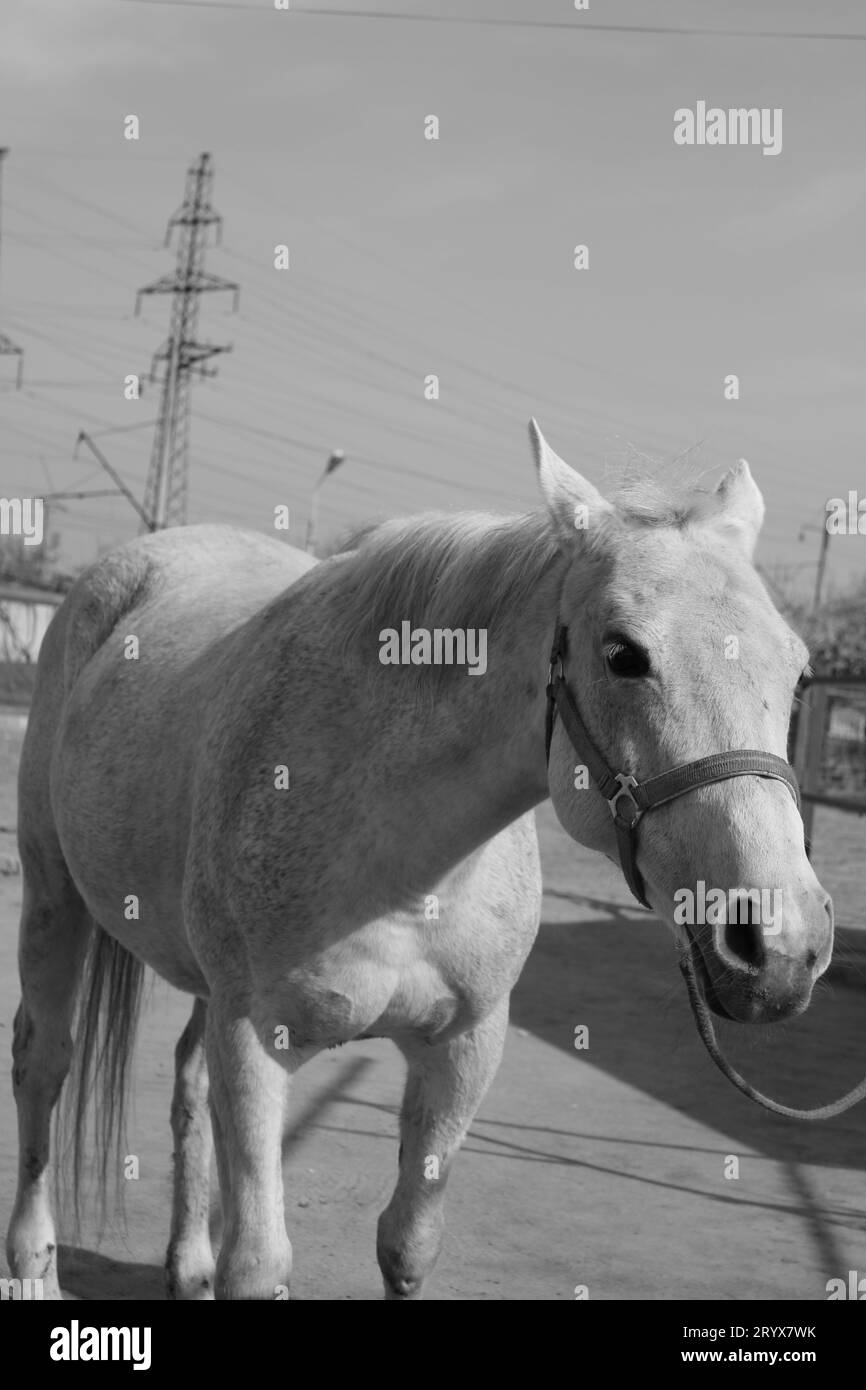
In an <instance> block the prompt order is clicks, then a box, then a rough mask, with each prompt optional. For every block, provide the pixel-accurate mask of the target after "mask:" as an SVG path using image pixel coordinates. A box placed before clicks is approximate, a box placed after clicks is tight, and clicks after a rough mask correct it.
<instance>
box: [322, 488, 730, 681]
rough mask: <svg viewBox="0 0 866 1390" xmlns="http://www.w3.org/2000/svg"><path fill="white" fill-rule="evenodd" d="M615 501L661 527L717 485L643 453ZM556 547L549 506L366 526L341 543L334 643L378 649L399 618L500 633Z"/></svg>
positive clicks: (681, 518) (686, 517) (706, 504)
mask: <svg viewBox="0 0 866 1390" xmlns="http://www.w3.org/2000/svg"><path fill="white" fill-rule="evenodd" d="M611 501H612V502H613V504H614V505H615V506H616V507H617V509H618V511H619V514H620V517H621V518H622V520H623V521H625V522H626V523H627V524H631V525H636V526H657V527H663V526H673V527H683V526H685V525H687V524H688V523H689V522H690V521H693V520H696V519H697V518H698V516H700V515H703V514H705V513H706V512H708V511H709V510H712V508H713V506H714V505H715V502H714V499H713V494H712V493H711V492H704V491H702V490H701V489H700V488H699V487H698V486H696V479H695V474H694V471H693V467H692V466H691V465H688V466H686V467H684V468H679V469H677V468H674V469H671V468H670V466H669V465H668V466H667V468H666V470H665V473H664V474H663V475H662V476H658V475H654V474H653V472H652V471H651V470H649V469H648V468H647V467H646V465H645V463H644V464H643V465H642V466H641V467H639V468H637V467H630V468H625V469H623V470H622V472H621V473H620V476H619V478H618V479H617V486H616V492H615V495H613V496H612V497H611ZM347 552H348V553H347ZM560 555H561V550H560V545H559V542H558V541H557V538H556V535H555V534H554V531H553V527H552V525H551V522H550V519H549V517H548V514H547V512H546V511H545V510H544V509H543V508H538V509H536V510H535V511H532V512H529V513H525V514H524V515H521V516H497V515H494V514H492V513H488V512H456V513H448V512H427V513H423V514H421V515H418V516H413V517H405V518H397V519H392V520H388V521H384V522H381V523H379V524H377V525H372V526H366V527H362V528H360V530H358V531H356V532H355V533H354V534H353V535H352V536H351V537H350V538H349V539H348V541H347V542H346V545H345V547H344V549H343V551H342V552H340V560H341V564H345V566H346V569H345V572H344V576H343V578H344V591H343V594H342V601H341V606H340V611H339V614H338V615H337V617H336V619H335V626H336V631H335V640H336V643H337V646H338V649H339V650H341V651H342V652H343V654H344V655H346V656H347V655H348V654H349V652H350V651H351V652H354V653H357V652H358V650H359V648H362V649H366V650H367V651H369V652H373V651H377V650H378V647H379V633H380V632H381V631H382V630H383V629H385V628H396V629H397V630H398V631H399V628H400V624H401V622H403V621H409V622H411V623H412V625H413V627H423V628H427V629H434V628H456V629H460V628H462V629H466V628H485V629H487V632H488V634H489V638H490V639H491V640H495V637H496V635H497V630H498V628H499V625H500V622H501V619H502V618H503V616H504V615H505V614H507V613H508V612H510V611H512V610H513V609H514V608H515V607H518V608H519V607H520V606H522V604H523V603H524V602H526V601H527V600H528V599H529V597H530V596H531V594H532V591H533V590H534V589H535V587H536V586H537V585H538V583H539V582H540V581H541V580H542V579H543V578H544V576H545V575H546V574H547V573H548V571H549V570H550V569H551V567H552V566H553V565H554V564H556V562H557V559H558V558H560ZM414 669H415V670H416V671H417V670H418V668H414ZM428 669H429V671H430V674H428V675H427V676H425V677H424V679H425V680H433V681H434V682H435V681H436V680H437V678H438V676H441V678H442V679H448V676H449V673H450V672H452V671H453V669H454V668H453V667H448V666H440V667H435V668H428ZM437 673H438V674H437Z"/></svg>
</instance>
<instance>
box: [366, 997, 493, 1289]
mask: <svg viewBox="0 0 866 1390" xmlns="http://www.w3.org/2000/svg"><path fill="white" fill-rule="evenodd" d="M507 1025H508V997H507V996H506V998H505V999H504V1000H502V1001H501V1003H500V1004H499V1005H497V1007H496V1009H495V1010H494V1011H493V1012H492V1013H491V1014H489V1015H488V1016H487V1018H486V1019H484V1020H483V1022H482V1023H480V1024H478V1026H477V1027H475V1028H473V1029H471V1030H470V1031H469V1032H467V1033H462V1034H460V1035H459V1036H458V1037H456V1038H453V1039H452V1040H451V1041H450V1042H447V1043H442V1044H434V1045H433V1046H432V1047H431V1046H430V1045H429V1044H428V1043H426V1042H424V1041H423V1040H422V1039H417V1040H415V1039H413V1040H412V1042H411V1043H409V1042H405V1041H402V1040H401V1042H400V1044H399V1045H400V1049H401V1051H402V1052H403V1053H404V1055H405V1056H406V1059H407V1061H408V1063H409V1075H408V1077H407V1081H406V1091H405V1095H404V1097H403V1109H402V1112H401V1116H400V1175H399V1177H398V1179H397V1186H396V1188H395V1189H394V1195H393V1196H392V1198H391V1201H390V1202H389V1203H388V1206H387V1207H386V1208H385V1210H384V1211H383V1212H382V1215H381V1216H380V1218H379V1229H378V1239H377V1246H376V1253H377V1256H378V1260H379V1268H380V1269H381V1271H382V1277H383V1279H384V1281H385V1298H386V1299H387V1300H395V1301H396V1300H399V1301H401V1302H406V1301H407V1300H409V1299H420V1298H421V1297H422V1293H423V1286H424V1281H425V1279H426V1278H427V1276H428V1274H429V1273H430V1272H431V1270H432V1268H433V1266H434V1264H435V1263H436V1259H437V1257H438V1255H439V1251H440V1248H441V1245H442V1237H443V1233H444V1225H445V1184H446V1181H447V1178H448V1174H449V1171H450V1169H451V1165H452V1163H453V1160H454V1157H455V1155H456V1153H457V1150H458V1149H459V1147H460V1145H461V1143H462V1142H463V1140H464V1138H465V1136H466V1132H467V1130H468V1129H469V1126H470V1125H471V1123H472V1121H473V1119H474V1118H475V1114H476V1112H477V1110H478V1107H479V1105H480V1104H481V1102H482V1100H483V1099H484V1096H485V1094H486V1092H487V1088H488V1087H489V1085H490V1083H491V1081H492V1080H493V1078H494V1076H495V1075H496V1072H497V1070H498V1068H499V1063H500V1060H501V1058H502V1049H503V1046H504V1043H505V1032H506V1028H507Z"/></svg>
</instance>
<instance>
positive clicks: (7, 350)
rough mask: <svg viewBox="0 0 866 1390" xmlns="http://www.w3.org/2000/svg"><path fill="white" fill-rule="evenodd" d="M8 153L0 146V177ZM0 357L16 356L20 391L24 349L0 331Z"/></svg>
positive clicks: (17, 386)
mask: <svg viewBox="0 0 866 1390" xmlns="http://www.w3.org/2000/svg"><path fill="white" fill-rule="evenodd" d="M8 153H9V151H8V149H6V148H0V178H2V173H3V160H4V159H5V158H6V156H7V154H8ZM0 203H2V198H0ZM0 357H17V358H18V379H17V381H16V388H15V389H16V390H18V391H20V390H21V382H22V379H23V375H24V349H23V348H20V347H18V346H17V345H16V344H15V343H13V341H12V339H11V338H7V337H6V334H5V333H0Z"/></svg>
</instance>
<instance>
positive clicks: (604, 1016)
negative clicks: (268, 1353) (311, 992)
mask: <svg viewBox="0 0 866 1390" xmlns="http://www.w3.org/2000/svg"><path fill="white" fill-rule="evenodd" d="M20 736H21V726H20V723H16V722H15V720H14V718H10V719H6V720H5V721H4V720H2V719H0V1057H7V1058H8V1056H9V1051H8V1049H9V1045H10V1041H11V1026H12V1017H13V1014H14V1011H15V1008H16V1005H17V999H18V984H17V975H16V967H15V949H16V933H17V917H18V911H19V907H20V896H21V879H20V876H19V875H17V874H15V873H14V872H11V873H10V872H9V870H10V869H13V870H14V866H15V857H14V841H13V839H12V838H11V830H12V829H13V827H14V816H15V810H14V791H13V785H12V780H11V779H12V772H13V769H14V764H15V760H16V756H17V751H16V750H17V745H18V743H19V742H20ZM831 814H832V813H831ZM538 820H539V829H540V832H541V840H542V853H543V860H544V870H545V887H546V895H545V909H544V922H543V926H542V929H541V933H540V936H539V940H538V943H537V945H536V948H535V950H534V951H533V953H532V955H531V957H530V960H529V962H528V964H527V966H526V969H525V970H524V973H523V976H522V978H521V980H520V982H519V984H518V986H517V989H516V990H515V993H514V996H513V1000H512V1013H511V1018H512V1023H511V1028H510V1032H509V1038H508V1044H507V1048H506V1054H505V1060H504V1062H503V1065H502V1068H501V1070H500V1072H499V1076H498V1078H497V1080H496V1082H495V1083H494V1086H493V1088H492V1090H491V1092H490V1094H489V1096H488V1098H487V1100H486V1102H485V1104H484V1106H483V1107H482V1110H481V1112H480V1114H479V1116H478V1118H477V1121H476V1123H475V1125H474V1126H473V1129H472V1132H471V1134H470V1136H469V1138H468V1140H467V1142H466V1144H465V1146H464V1149H463V1152H462V1155H461V1157H460V1158H459V1160H458V1162H457V1165H456V1167H455V1171H454V1174H453V1177H452V1180H451V1183H450V1186H449V1204H448V1205H449V1223H448V1225H449V1232H448V1236H447V1239H446V1245H445V1249H444V1252H443V1254H442V1257H441V1259H440V1262H439V1265H438V1267H437V1269H436V1271H435V1273H434V1275H433V1277H432V1279H431V1281H430V1285H429V1289H428V1295H427V1296H428V1297H429V1298H431V1299H434V1300H436V1299H443V1300H448V1299H532V1300H536V1299H538V1300H547V1299H569V1300H570V1299H573V1298H574V1297H575V1286H577V1285H586V1286H587V1288H588V1291H589V1297H590V1298H591V1299H692V1298H695V1299H724V1300H742V1299H760V1300H775V1299H800V1300H813V1299H824V1298H826V1283H827V1280H828V1279H830V1278H835V1277H841V1278H847V1271H848V1270H851V1269H855V1270H859V1271H860V1273H861V1274H863V1273H866V1181H864V1176H863V1173H862V1169H863V1166H864V1163H866V1106H861V1107H859V1108H858V1109H856V1110H854V1111H849V1112H848V1114H847V1115H844V1116H842V1117H841V1118H839V1119H837V1120H835V1121H831V1122H830V1123H828V1124H823V1125H809V1124H806V1123H799V1122H793V1121H790V1120H785V1119H782V1118H779V1117H777V1116H774V1115H769V1114H766V1113H764V1112H762V1111H760V1110H758V1109H757V1108H756V1107H754V1106H753V1105H751V1104H750V1102H748V1101H747V1100H745V1099H744V1098H742V1097H741V1096H739V1095H738V1094H737V1093H736V1092H735V1091H733V1090H732V1088H731V1087H730V1086H729V1085H728V1083H727V1082H725V1081H724V1079H723V1078H722V1077H721V1076H720V1075H719V1074H718V1073H717V1072H716V1071H715V1069H714V1068H713V1066H712V1063H711V1062H710V1060H709V1058H708V1057H707V1056H706V1054H705V1053H704V1052H703V1050H702V1047H701V1044H700V1042H699V1041H698V1039H697V1036H696V1034H695V1030H694V1027H693V1024H692V1021H691V1015H690V1014H689V1011H688V1005H687V1001H686V998H685V993H684V990H683V989H682V987H681V983H680V979H679V975H678V972H677V970H676V966H675V956H674V952H673V948H672V945H671V942H670V938H669V934H668V932H667V929H666V928H665V927H664V926H662V924H661V923H659V922H658V921H656V920H655V919H654V918H652V917H651V916H650V915H649V914H647V913H644V912H642V911H641V910H640V909H638V908H637V907H636V906H635V905H633V904H632V901H631V899H630V897H629V895H628V891H627V889H626V888H625V886H624V884H623V882H622V880H621V878H620V877H619V875H618V874H617V873H616V872H615V871H614V869H613V868H612V867H611V866H610V865H608V864H607V863H606V861H604V860H603V859H600V858H598V857H597V856H593V855H591V854H589V853H587V852H586V851H583V850H581V849H580V848H579V847H578V846H576V845H574V844H573V843H572V842H571V841H570V840H569V839H568V838H567V837H566V836H565V835H564V833H563V832H562V831H561V830H560V828H559V826H558V825H557V823H556V821H555V818H554V816H553V813H552V811H551V808H550V806H549V804H547V805H545V806H544V807H542V808H541V810H540V812H539V816H538ZM863 828H864V827H863V822H862V820H861V821H857V820H855V819H854V818H853V817H849V818H847V819H845V821H844V825H842V824H838V825H837V824H836V822H833V821H832V820H831V821H830V822H827V821H824V822H823V823H822V821H821V819H820V818H819V821H818V823H817V825H816V861H817V864H818V867H819V872H821V873H822V875H823V878H824V882H825V884H826V886H827V887H828V889H829V890H830V891H831V892H834V893H835V892H836V884H835V883H834V876H835V877H836V878H838V881H839V885H840V888H841V889H842V893H843V898H844V910H843V911H840V913H839V916H840V919H841V920H843V921H845V922H846V923H847V924H848V925H847V926H846V927H845V929H844V930H842V931H841V932H840V938H839V946H838V948H837V955H836V961H835V963H834V966H833V967H832V970H831V972H830V974H829V977H828V978H827V981H826V983H824V984H823V985H822V987H821V988H820V989H819V991H818V993H817V995H816V999H815V1002H814V1004H813V1006H812V1008H811V1009H810V1010H809V1013H808V1014H807V1016H806V1017H805V1018H801V1019H798V1020H796V1021H794V1022H792V1023H790V1024H783V1025H780V1026H777V1027H776V1028H774V1029H769V1028H767V1029H763V1028H761V1029H748V1030H747V1029H741V1028H737V1027H736V1026H734V1025H728V1026H725V1025H722V1027H721V1029H720V1032H721V1033H722V1035H723V1041H724V1043H725V1045H726V1048H727V1050H728V1052H729V1055H730V1057H731V1059H732V1060H733V1061H734V1062H735V1064H736V1065H738V1066H739V1067H740V1068H741V1069H742V1070H744V1071H745V1072H746V1074H747V1075H748V1076H749V1077H750V1079H752V1080H753V1081H754V1082H756V1083H757V1084H758V1085H761V1086H763V1087H764V1088H765V1089H768V1090H770V1091H771V1092H772V1094H774V1095H775V1096H777V1097H778V1098H779V1099H782V1100H786V1101H788V1102H789V1103H792V1104H798V1105H805V1104H810V1103H812V1104H817V1103H820V1102H823V1101H825V1100H828V1099H831V1098H834V1097H835V1096H836V1095H837V1094H839V1093H840V1092H842V1091H843V1090H847V1089H848V1087H849V1086H851V1085H853V1084H854V1082H855V1081H856V1080H858V1079H859V1077H860V1076H861V1075H862V1074H863V1073H864V1071H866V1029H864V1018H866V1010H864V1006H866V936H864V935H863V933H862V930H861V929H860V926H861V924H862V923H863V912H862V898H861V894H860V893H859V892H858V890H857V882H858V880H860V881H861V882H862V880H861V872H862V864H863ZM4 869H5V870H6V872H2V871H3V870H4ZM188 1009H189V1004H188V1001H187V1000H186V999H185V998H183V997H182V996H180V995H178V994H177V993H175V992H174V991H172V990H171V989H170V988H169V987H168V986H166V985H164V984H163V983H162V982H161V981H157V982H155V984H154V987H153V991H152V994H151V996H150V999H149V1003H148V1006H147V1009H146V1012H145V1017H144V1020H143V1025H142V1028H141V1031H140V1034H139V1045H138V1049H137V1054H136V1066H135V1079H134V1105H133V1110H132V1115H131V1123H130V1127H129V1151H130V1152H131V1153H134V1154H136V1155H137V1156H138V1158H139V1161H140V1177H139V1179H138V1180H137V1181H132V1182H129V1183H128V1184H127V1185H126V1203H127V1220H128V1225H127V1229H126V1232H125V1234H124V1233H123V1231H122V1230H121V1228H120V1227H119V1225H117V1226H115V1227H113V1228H109V1230H108V1232H107V1234H106V1235H105V1236H104V1238H103V1239H102V1241H101V1242H97V1239H96V1236H95V1228H94V1225H93V1224H92V1223H90V1224H86V1225H85V1228H84V1233H83V1236H82V1239H81V1243H80V1245H79V1246H78V1247H76V1248H70V1247H68V1246H61V1264H60V1269H61V1282H62V1285H63V1287H64V1290H65V1293H66V1296H67V1297H68V1298H77V1299H109V1300H130V1299H132V1300H135V1299H161V1298H162V1297H163V1288H162V1262H163V1255H164V1250H165V1245H166V1241H167V1236H168V1219H169V1205H170V1163H171V1160H170V1154H171V1136H170V1131H169V1125H168V1115H169V1103H170V1096H171V1089H172V1051H173V1047H174V1043H175V1040H176V1038H177V1036H178V1034H179V1033H180V1031H181V1029H182V1027H183V1025H184V1023H185V1021H186V1016H187V1013H188ZM578 1024H586V1025H587V1026H588V1028H589V1049H588V1050H585V1051H576V1050H575V1048H574V1046H573V1039H574V1031H575V1027H576V1026H577V1025H578ZM402 1074H403V1064H402V1061H401V1059H400V1057H399V1054H398V1053H397V1052H396V1049H395V1048H394V1047H393V1046H392V1045H391V1044H390V1043H388V1042H384V1041H382V1042H368V1043H357V1044H352V1045H350V1046H348V1047H346V1048H343V1049H338V1050H335V1051H333V1052H328V1053H326V1054H324V1055H323V1056H322V1057H320V1058H318V1059H317V1060H316V1061H314V1062H313V1063H311V1064H310V1065H309V1066H308V1068H306V1069H305V1070H304V1071H303V1072H301V1074H300V1076H299V1078H298V1080H297V1083H296V1087H295V1103H294V1114H293V1119H292V1123H291V1126H290V1130H289V1132H288V1134H287V1137H286V1143H285V1151H284V1157H285V1164H284V1171H285V1191H286V1211H287V1220H288V1223H289V1234H290V1237H291V1240H292V1243H293V1246H294V1255H295V1275H294V1283H293V1287H292V1297H293V1298H296V1299H302V1300H303V1299H378V1298H380V1297H381V1284H380V1279H379V1272H378V1268H377V1265H376V1259H375V1227H376V1218H377V1216H378V1213H379V1212H380V1210H381V1209H382V1207H383V1206H384V1205H385V1203H386V1202H387V1200H388V1196H389V1194H390V1190H391V1187H392V1185H393V1182H394V1179H395V1176H396V1171H395V1170H396V1161H397V1141H396V1132H397V1108H398V1105H399V1099H400V1091H401V1082H402ZM731 1156H733V1157H736V1158H737V1159H738V1160H739V1176H738V1177H737V1178H731V1177H726V1176H725V1170H726V1166H727V1168H728V1170H729V1171H730V1169H731V1166H732V1165H730V1163H729V1162H728V1159H729V1158H730V1157H731ZM14 1182H15V1123H14V1108H13V1104H12V1097H11V1084H10V1080H9V1073H8V1066H7V1065H6V1064H5V1063H3V1069H2V1074H0V1225H2V1226H3V1227H4V1228H5V1225H6V1222H7V1220H8V1216H9V1212H10V1210H11V1205H12V1200H13V1194H14ZM213 1225H214V1233H215V1237H216V1238H217V1239H218V1236H219V1215H218V1198H217V1197H216V1194H215V1195H214V1217H213ZM61 1239H62V1233H61ZM6 1272H7V1271H6V1268H5V1265H4V1264H3V1263H2V1261H0V1273H2V1274H5V1273H6Z"/></svg>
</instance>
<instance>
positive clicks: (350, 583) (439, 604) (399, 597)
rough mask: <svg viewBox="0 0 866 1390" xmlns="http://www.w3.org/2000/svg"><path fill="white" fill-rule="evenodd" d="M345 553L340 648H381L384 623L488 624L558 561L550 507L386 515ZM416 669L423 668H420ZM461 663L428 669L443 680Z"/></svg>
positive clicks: (526, 593)
mask: <svg viewBox="0 0 866 1390" xmlns="http://www.w3.org/2000/svg"><path fill="white" fill-rule="evenodd" d="M349 543H350V544H356V545H357V547H358V548H357V549H355V550H353V551H352V552H351V554H349V555H345V556H344V558H345V562H346V573H345V576H344V579H345V591H344V595H343V599H342V602H341V605H340V611H339V614H338V616H337V617H336V619H335V625H336V632H335V638H336V641H337V643H338V646H339V648H340V649H341V650H342V651H344V652H348V651H349V649H350V648H351V649H352V650H353V651H355V652H357V650H358V648H359V645H360V646H361V647H366V648H367V649H368V650H369V651H371V652H377V651H378V649H379V645H380V643H379V633H380V632H381V631H382V630H383V629H384V628H396V629H397V630H398V631H399V629H400V624H401V623H402V622H403V621H407V620H408V621H409V622H411V623H412V626H413V627H423V628H428V629H433V628H457V629H459V628H462V629H466V628H486V629H487V631H488V633H489V634H490V635H491V636H493V635H494V634H495V632H496V631H497V629H498V627H499V624H500V621H501V619H502V617H503V615H504V614H506V613H508V612H509V611H510V610H512V609H513V608H514V607H515V606H520V605H522V604H523V603H524V602H525V601H526V600H527V599H528V598H529V596H530V595H531V593H532V591H533V589H534V588H535V587H536V585H537V584H538V583H539V581H540V580H541V579H542V578H543V577H544V575H546V574H547V572H548V570H549V569H550V568H551V567H552V566H553V565H554V564H555V563H556V561H557V559H558V558H559V555H560V550H559V546H558V543H557V540H556V537H555V535H554V534H553V531H552V529H551V526H550V522H549V519H548V517H547V514H546V512H544V511H541V510H538V511H534V512H530V513H528V514H526V515H524V516H496V515H493V514H491V513H485V512H456V513H447V512H426V513H422V514H421V515H419V516H413V517H406V518H398V519H396V520H389V521H384V522H382V523H381V524H380V525H378V526H376V527H375V528H374V529H372V530H370V531H367V532H366V533H362V534H361V536H360V537H358V536H356V537H354V538H353V540H352V541H350V542H349ZM413 669H415V670H417V669H418V668H413ZM453 669H454V668H452V667H448V666H439V667H431V668H429V670H430V672H432V673H434V674H433V679H434V680H435V678H436V674H435V673H441V674H442V675H443V677H444V678H447V674H448V673H449V672H450V671H452V670H453Z"/></svg>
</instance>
